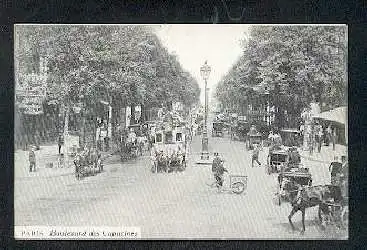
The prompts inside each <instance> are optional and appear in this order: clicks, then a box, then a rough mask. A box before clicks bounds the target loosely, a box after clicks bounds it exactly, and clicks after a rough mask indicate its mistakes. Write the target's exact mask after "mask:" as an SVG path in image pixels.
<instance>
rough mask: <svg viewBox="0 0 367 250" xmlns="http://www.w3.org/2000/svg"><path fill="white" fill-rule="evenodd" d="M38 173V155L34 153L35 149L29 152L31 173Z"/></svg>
mask: <svg viewBox="0 0 367 250" xmlns="http://www.w3.org/2000/svg"><path fill="white" fill-rule="evenodd" d="M32 171H33V172H36V154H35V153H34V147H33V146H32V147H31V149H30V150H29V172H32Z"/></svg>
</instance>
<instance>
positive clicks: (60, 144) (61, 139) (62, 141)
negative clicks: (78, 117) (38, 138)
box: [57, 134, 64, 155]
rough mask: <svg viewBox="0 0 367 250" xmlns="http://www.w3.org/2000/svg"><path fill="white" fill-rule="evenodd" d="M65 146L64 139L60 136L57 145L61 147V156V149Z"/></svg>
mask: <svg viewBox="0 0 367 250" xmlns="http://www.w3.org/2000/svg"><path fill="white" fill-rule="evenodd" d="M63 144H64V137H63V136H62V135H61V134H60V135H59V138H58V141H57V145H58V146H59V155H60V154H61V147H62V145H63Z"/></svg>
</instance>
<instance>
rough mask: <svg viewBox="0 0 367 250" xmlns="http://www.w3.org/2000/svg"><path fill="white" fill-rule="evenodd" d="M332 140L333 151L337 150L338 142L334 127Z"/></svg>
mask: <svg viewBox="0 0 367 250" xmlns="http://www.w3.org/2000/svg"><path fill="white" fill-rule="evenodd" d="M331 140H332V142H333V151H335V144H336V128H334V129H333V132H332V135H331Z"/></svg>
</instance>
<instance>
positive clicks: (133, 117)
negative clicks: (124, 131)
mask: <svg viewBox="0 0 367 250" xmlns="http://www.w3.org/2000/svg"><path fill="white" fill-rule="evenodd" d="M130 114H131V115H130V125H133V124H135V123H136V122H135V104H131V106H130Z"/></svg>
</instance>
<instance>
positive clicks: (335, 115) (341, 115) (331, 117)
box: [313, 107, 347, 125]
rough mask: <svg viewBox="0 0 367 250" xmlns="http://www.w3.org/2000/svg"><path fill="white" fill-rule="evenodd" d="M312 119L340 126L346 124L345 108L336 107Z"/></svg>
mask: <svg viewBox="0 0 367 250" xmlns="http://www.w3.org/2000/svg"><path fill="white" fill-rule="evenodd" d="M313 117H314V118H319V119H323V120H326V121H332V122H337V123H341V124H344V125H345V124H346V123H347V107H338V108H335V109H332V110H329V111H326V112H322V113H320V114H317V115H314V116H313Z"/></svg>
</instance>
